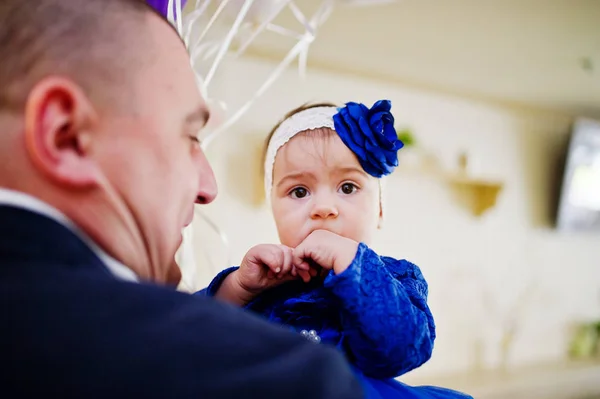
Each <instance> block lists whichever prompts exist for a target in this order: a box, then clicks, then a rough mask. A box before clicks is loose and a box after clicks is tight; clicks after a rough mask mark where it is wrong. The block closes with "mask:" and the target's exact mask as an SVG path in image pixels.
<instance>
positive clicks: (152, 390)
mask: <svg viewBox="0 0 600 399" xmlns="http://www.w3.org/2000/svg"><path fill="white" fill-rule="evenodd" d="M66 270H67V269H65V273H62V275H56V274H54V273H53V275H52V276H51V277H48V278H44V277H43V276H44V275H45V274H44V273H41V274H40V277H41V278H40V279H38V280H37V281H35V280H30V281H29V282H28V284H27V285H28V287H29V289H28V290H27V291H25V290H24V289H23V288H24V287H25V285H23V286H21V289H13V290H9V292H5V295H3V296H2V297H0V301H2V302H4V301H6V303H4V304H2V308H3V310H1V311H0V314H1V316H2V319H3V320H5V321H6V322H7V324H6V325H11V326H12V328H11V329H3V332H1V333H0V336H1V337H2V340H1V342H0V353H4V354H8V358H9V360H10V361H11V363H12V364H14V367H13V369H12V375H11V376H5V377H7V378H8V377H11V380H10V381H12V382H8V381H6V383H8V384H9V385H10V384H14V383H15V381H16V382H18V381H19V379H22V378H24V376H28V377H27V378H30V377H31V376H35V377H33V378H32V379H31V381H32V383H35V384H37V385H38V386H39V387H45V390H46V392H58V391H61V390H62V389H65V387H68V386H71V387H72V388H73V389H74V390H75V391H74V392H79V393H85V394H86V395H88V394H89V393H90V389H91V388H90V387H93V388H94V389H95V392H96V393H97V394H98V397H101V396H102V395H100V393H104V396H107V397H108V396H111V395H112V396H115V395H117V396H118V394H133V396H137V394H139V395H142V394H143V395H148V394H151V396H152V397H173V395H174V396H177V397H193V396H197V395H201V396H202V395H204V396H205V397H230V396H229V395H233V396H240V395H242V392H243V390H250V392H254V393H255V396H256V395H259V396H261V397H269V395H277V394H282V392H288V391H289V394H290V395H291V396H290V395H288V397H298V398H299V397H301V396H298V395H296V394H293V395H292V391H297V390H300V392H301V391H302V389H304V390H305V391H306V392H305V394H306V395H308V396H311V395H315V394H316V395H318V397H327V396H321V395H320V394H319V392H329V393H330V394H331V397H332V398H335V397H345V396H340V394H342V393H343V392H350V391H352V390H356V392H360V389H359V388H358V387H356V386H355V384H356V381H355V380H354V379H353V378H352V377H351V376H350V373H349V371H348V369H347V367H346V365H345V364H343V360H342V359H341V357H340V356H338V355H337V354H335V353H333V351H332V350H327V349H324V348H321V347H318V346H316V345H314V344H311V343H309V342H304V340H302V339H301V338H300V337H297V336H296V335H294V334H291V333H289V332H287V331H284V330H283V329H282V328H280V327H278V326H274V325H271V324H269V323H267V322H266V321H263V320H261V319H259V318H257V317H255V316H252V315H250V314H248V313H247V312H244V311H242V310H240V309H238V308H234V307H232V306H229V305H227V304H223V303H220V302H218V301H216V300H214V299H212V298H209V297H203V296H192V295H188V294H185V293H180V292H176V291H174V290H172V289H168V288H164V287H160V286H155V285H152V284H136V283H129V282H123V281H118V280H115V279H114V278H110V277H106V275H104V274H99V273H86V272H77V271H71V273H67V272H66ZM81 270H85V268H82V269H81ZM59 274H60V273H59ZM20 280H21V279H20ZM4 283H6V281H4V282H2V278H1V277H0V285H4ZM13 287H18V285H17V286H14V285H13ZM8 303H11V304H13V305H12V307H11V308H10V309H8V307H7V306H4V305H6V304H8ZM3 357H4V356H3ZM325 368H328V369H329V370H325ZM327 372H331V373H333V374H337V375H338V376H337V377H334V376H328V377H326V376H325V374H326V373H327ZM317 373H319V374H321V373H322V374H323V376H322V377H319V376H318V374H317ZM301 375H304V376H305V377H310V378H312V379H314V381H315V384H323V386H322V387H321V388H318V387H317V386H316V385H313V386H311V387H308V386H304V387H303V384H301V383H300V380H301V378H300V377H301ZM336 378H337V380H338V381H339V384H333V383H331V384H330V382H333V381H335V379H336ZM2 379H3V378H0V380H2ZM73 380H78V381H79V382H75V383H73V382H72V381H73ZM286 384H288V385H289V388H286ZM328 384H329V385H328ZM344 385H345V386H344ZM334 386H336V388H335V389H334V388H333V387H334ZM36 389H37V388H36ZM357 389H358V390H357ZM36 392H37V391H36ZM211 393H212V394H211ZM265 395H266V396H265ZM242 396H243V395H242ZM284 396H286V395H284ZM63 397H69V395H66V396H65V395H64V393H63ZM246 397H254V396H253V394H250V395H247V396H246ZM348 397H360V396H352V395H351V396H348Z"/></svg>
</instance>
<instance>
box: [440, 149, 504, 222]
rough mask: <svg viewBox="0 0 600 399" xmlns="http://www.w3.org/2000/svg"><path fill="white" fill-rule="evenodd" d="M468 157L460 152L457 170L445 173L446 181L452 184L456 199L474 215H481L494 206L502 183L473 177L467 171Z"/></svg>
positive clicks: (502, 185)
mask: <svg viewBox="0 0 600 399" xmlns="http://www.w3.org/2000/svg"><path fill="white" fill-rule="evenodd" d="M468 163H469V158H468V155H467V154H466V153H462V154H461V155H460V156H459V160H458V171H457V172H455V173H451V174H448V175H446V181H447V182H448V183H449V184H450V185H451V186H452V188H453V190H454V191H455V193H456V196H457V199H458V200H459V201H460V202H461V203H463V204H464V205H465V206H466V207H468V209H470V211H471V212H472V213H473V215H475V216H481V215H483V214H484V213H485V212H486V211H487V210H489V209H491V208H493V207H494V206H496V201H497V198H498V195H499V194H500V192H501V191H502V189H503V187H504V184H503V183H502V182H500V181H497V180H488V179H482V178H475V177H472V176H470V175H469V173H468Z"/></svg>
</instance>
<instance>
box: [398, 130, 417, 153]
mask: <svg viewBox="0 0 600 399" xmlns="http://www.w3.org/2000/svg"><path fill="white" fill-rule="evenodd" d="M398 140H400V141H401V142H403V143H404V148H405V149H407V148H410V147H414V146H415V145H416V144H417V142H416V140H415V136H414V134H413V132H412V130H411V129H409V128H404V129H402V130H398Z"/></svg>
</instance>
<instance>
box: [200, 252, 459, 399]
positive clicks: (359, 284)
mask: <svg viewBox="0 0 600 399" xmlns="http://www.w3.org/2000/svg"><path fill="white" fill-rule="evenodd" d="M236 269H237V268H235V267H234V268H230V269H227V270H224V271H223V272H221V273H220V274H219V275H217V277H215V279H214V280H213V281H212V282H211V284H210V285H209V286H208V288H207V289H205V290H203V291H200V292H199V293H198V294H200V295H211V296H212V295H214V294H215V293H216V292H217V290H218V289H219V287H220V285H221V283H222V282H223V280H224V279H225V278H226V277H227V276H228V275H229V274H230V273H231V272H233V271H235V270H236ZM427 290H428V288H427V282H426V281H425V279H424V278H423V275H422V274H421V271H420V270H419V268H418V267H417V266H416V265H413V264H412V263H410V262H408V261H406V260H396V259H393V258H390V257H384V256H379V255H377V254H376V253H375V252H374V251H373V250H371V249H370V248H368V247H367V246H366V245H365V244H362V243H361V244H360V245H359V248H358V251H357V254H356V257H355V258H354V260H353V262H352V264H351V265H350V266H349V267H348V269H347V270H346V271H344V272H343V273H341V274H339V275H335V274H333V272H330V273H329V274H328V275H327V276H326V277H325V278H324V279H320V280H316V279H313V281H311V282H310V283H308V284H307V283H304V282H302V281H293V282H290V283H286V284H283V285H281V286H279V287H276V288H273V289H271V290H268V291H265V292H264V293H262V294H261V295H259V296H258V297H257V298H256V299H254V300H253V301H252V302H250V303H249V304H248V305H247V306H246V308H247V309H248V310H250V311H252V312H255V313H258V314H261V315H263V316H264V317H266V318H267V319H269V320H271V321H273V322H275V323H279V324H282V325H285V326H288V327H289V328H290V329H293V330H295V331H298V332H303V333H304V335H308V336H309V338H310V337H311V336H312V337H313V339H314V340H315V341H320V342H321V343H323V344H329V345H334V346H336V347H337V348H339V349H340V350H341V351H342V352H344V354H345V355H346V357H347V358H348V360H349V362H350V363H351V364H352V366H353V368H354V370H355V371H356V373H357V375H358V377H359V378H360V379H361V380H362V382H363V385H364V388H365V392H366V397H367V398H377V399H379V398H381V399H383V398H407V399H408V398H411V399H412V398H415V399H416V398H422V399H424V398H470V396H467V395H464V394H462V393H459V392H456V391H451V390H448V389H445V388H438V387H430V386H421V387H411V386H408V385H406V384H403V383H401V382H399V381H397V380H395V379H394V378H395V377H398V376H400V375H402V374H404V373H406V372H408V371H410V370H412V369H415V368H417V367H419V366H420V365H422V364H423V363H425V362H426V361H427V360H429V358H430V357H431V352H432V350H433V341H434V339H435V324H434V322H433V316H432V315H431V311H430V310H429V307H428V306H427ZM309 331H310V332H311V334H307V332H309Z"/></svg>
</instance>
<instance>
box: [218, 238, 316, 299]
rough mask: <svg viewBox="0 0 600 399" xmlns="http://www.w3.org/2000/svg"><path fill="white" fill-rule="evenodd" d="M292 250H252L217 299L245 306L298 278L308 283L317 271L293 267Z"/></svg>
mask: <svg viewBox="0 0 600 399" xmlns="http://www.w3.org/2000/svg"><path fill="white" fill-rule="evenodd" d="M292 257H293V254H292V249H291V248H289V247H286V246H285V245H275V244H262V245H257V246H255V247H253V248H251V249H250V250H249V251H248V252H247V253H246V256H244V260H242V264H241V265H240V267H239V269H238V270H236V271H235V272H233V273H231V274H230V275H229V276H227V278H226V279H225V281H223V284H222V285H221V287H220V288H219V291H218V292H217V293H216V297H218V298H221V299H223V300H226V301H229V302H232V303H234V304H236V305H241V306H244V305H246V304H247V303H248V302H250V301H251V300H252V299H254V298H255V297H256V296H257V295H258V294H260V293H261V292H263V291H265V290H267V289H269V288H273V287H275V286H277V285H279V284H282V283H284V282H286V281H290V280H295V279H297V278H298V277H300V278H302V279H303V280H304V281H305V282H308V281H309V280H310V279H311V277H314V276H316V275H317V271H316V269H314V268H310V269H306V270H299V269H296V267H294V266H293V265H292Z"/></svg>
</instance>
